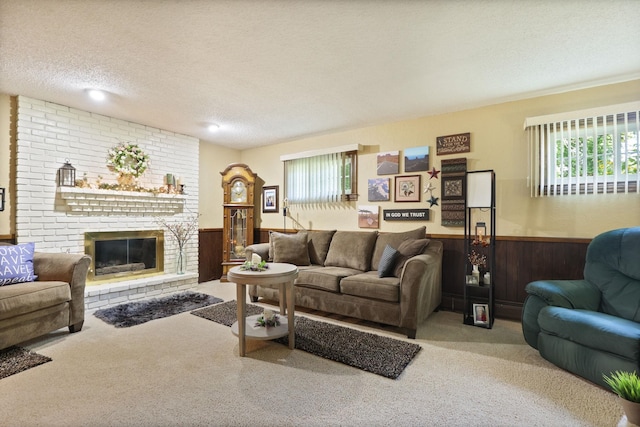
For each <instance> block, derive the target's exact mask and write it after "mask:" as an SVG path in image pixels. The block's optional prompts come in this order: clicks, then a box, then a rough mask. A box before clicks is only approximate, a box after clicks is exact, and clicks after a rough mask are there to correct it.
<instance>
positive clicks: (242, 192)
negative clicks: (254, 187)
mask: <svg viewBox="0 0 640 427" xmlns="http://www.w3.org/2000/svg"><path fill="white" fill-rule="evenodd" d="M231 201H232V202H236V203H246V202H247V187H246V186H245V185H244V182H242V181H240V180H238V181H235V182H234V183H233V185H232V186H231Z"/></svg>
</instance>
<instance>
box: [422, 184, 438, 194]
mask: <svg viewBox="0 0 640 427" xmlns="http://www.w3.org/2000/svg"><path fill="white" fill-rule="evenodd" d="M436 188H437V187H436V186H435V185H433V184H432V183H431V182H429V186H428V187H424V192H425V193H431V194H433V190H435V189H436Z"/></svg>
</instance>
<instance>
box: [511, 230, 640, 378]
mask: <svg viewBox="0 0 640 427" xmlns="http://www.w3.org/2000/svg"><path fill="white" fill-rule="evenodd" d="M525 289H526V292H527V294H528V295H527V298H526V300H525V302H524V307H523V312H522V331H523V333H524V338H525V340H526V341H527V343H528V344H529V345H530V346H532V347H534V348H536V349H538V351H540V355H541V356H542V357H544V358H545V359H547V360H548V361H550V362H552V363H553V364H555V365H557V366H559V367H561V368H563V369H566V370H568V371H570V372H572V373H574V374H577V375H580V376H582V377H584V378H585V379H587V380H589V381H591V382H593V383H596V384H599V385H601V386H605V387H606V384H605V383H604V381H603V377H602V375H603V374H606V375H610V374H611V372H613V371H616V370H622V371H639V370H640V323H639V322H640V227H633V228H623V229H618V230H612V231H608V232H605V233H602V234H600V235H598V236H596V237H595V238H594V239H593V240H592V241H591V243H590V244H589V246H588V248H587V257H586V263H585V268H584V279H582V280H539V281H535V282H531V283H529V284H528V285H527V286H526V288H525Z"/></svg>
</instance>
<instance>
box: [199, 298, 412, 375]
mask: <svg viewBox="0 0 640 427" xmlns="http://www.w3.org/2000/svg"><path fill="white" fill-rule="evenodd" d="M236 310H237V305H236V301H228V302H225V303H223V304H216V305H212V306H211V307H206V308H202V309H200V310H196V311H192V312H191V314H195V315H196V316H200V317H203V318H205V319H208V320H212V321H214V322H217V323H221V324H223V325H226V326H231V325H232V324H233V323H234V322H235V321H236V320H237V312H236ZM262 311H263V308H262V307H258V306H256V305H253V304H247V316H251V315H255V314H260V313H262ZM295 328H296V345H295V347H296V349H299V350H303V351H306V352H308V353H311V354H315V355H316V356H320V357H324V358H325V359H329V360H333V361H336V362H340V363H344V364H345V365H349V366H353V367H354V368H358V369H362V370H364V371H367V372H372V373H374V374H378V375H382V376H383V377H387V378H392V379H396V378H398V377H399V376H400V374H401V373H402V371H404V369H405V368H406V367H407V366H408V365H409V363H411V360H413V358H414V357H415V356H416V355H417V354H418V352H419V351H420V348H421V347H420V346H419V345H418V344H412V343H408V342H405V341H400V340H396V339H393V338H389V337H383V336H380V335H376V334H372V333H369V332H362V331H358V330H356V329H352V328H347V327H344V326H339V325H334V324H331V323H326V322H319V321H316V320H312V319H309V318H306V317H302V316H295ZM275 341H277V342H279V343H282V344H284V345H288V344H289V339H288V337H283V338H278V339H277V340H275Z"/></svg>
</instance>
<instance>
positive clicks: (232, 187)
mask: <svg viewBox="0 0 640 427" xmlns="http://www.w3.org/2000/svg"><path fill="white" fill-rule="evenodd" d="M220 174H221V175H222V188H223V190H224V201H223V205H222V209H223V214H224V221H223V234H222V240H223V242H222V277H221V278H220V280H221V281H223V282H226V281H227V272H228V271H229V270H230V269H231V268H232V267H234V266H236V265H241V264H242V263H244V261H245V248H246V247H247V246H249V245H251V244H252V243H253V231H254V230H253V226H254V209H255V191H254V189H255V182H256V178H257V175H256V174H255V173H253V172H252V171H251V169H250V168H249V166H247V165H245V164H243V163H232V164H230V165H229V166H227V167H226V169H225V170H223V171H222V172H220Z"/></svg>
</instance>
